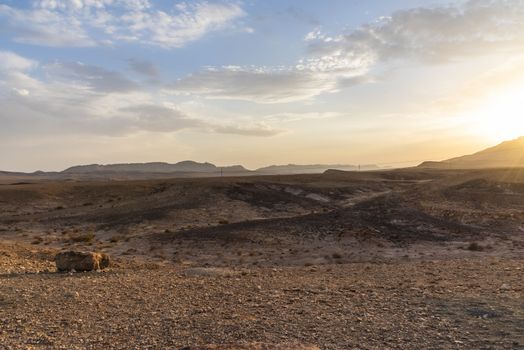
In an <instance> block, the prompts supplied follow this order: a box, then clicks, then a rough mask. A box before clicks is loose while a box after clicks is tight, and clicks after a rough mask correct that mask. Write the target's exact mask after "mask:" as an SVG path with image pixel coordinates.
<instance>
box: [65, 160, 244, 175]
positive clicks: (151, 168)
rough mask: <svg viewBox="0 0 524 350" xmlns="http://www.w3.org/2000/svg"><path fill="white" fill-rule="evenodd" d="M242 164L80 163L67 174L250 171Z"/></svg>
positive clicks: (187, 162)
mask: <svg viewBox="0 0 524 350" xmlns="http://www.w3.org/2000/svg"><path fill="white" fill-rule="evenodd" d="M248 171H249V170H247V169H246V168H244V167H243V166H241V165H234V166H227V167H217V166H216V165H214V164H211V163H198V162H194V161H191V160H186V161H183V162H178V163H175V164H169V163H162V162H154V163H124V164H108V165H99V164H91V165H79V166H74V167H71V168H68V169H66V170H64V171H63V172H62V173H65V174H89V173H220V172H223V173H233V172H234V173H236V172H239V173H241V172H248Z"/></svg>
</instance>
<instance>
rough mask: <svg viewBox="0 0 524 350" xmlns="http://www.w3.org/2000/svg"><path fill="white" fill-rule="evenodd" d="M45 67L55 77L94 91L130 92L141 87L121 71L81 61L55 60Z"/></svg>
mask: <svg viewBox="0 0 524 350" xmlns="http://www.w3.org/2000/svg"><path fill="white" fill-rule="evenodd" d="M45 69H46V71H47V73H48V74H52V75H53V76H54V78H55V79H63V80H65V81H66V82H70V83H75V84H78V85H81V86H84V87H86V88H88V89H90V90H91V91H93V92H99V93H107V92H129V91H136V90H138V89H139V86H138V84H137V83H135V82H133V81H131V80H129V79H127V78H126V77H124V76H123V75H122V74H121V73H119V72H115V71H110V70H107V69H105V68H102V67H98V66H91V65H86V64H83V63H81V62H55V63H53V64H49V65H47V66H45Z"/></svg>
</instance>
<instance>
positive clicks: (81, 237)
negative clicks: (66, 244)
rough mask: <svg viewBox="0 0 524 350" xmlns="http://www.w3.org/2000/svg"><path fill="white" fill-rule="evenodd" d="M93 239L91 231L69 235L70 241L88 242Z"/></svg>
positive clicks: (93, 235)
mask: <svg viewBox="0 0 524 350" xmlns="http://www.w3.org/2000/svg"><path fill="white" fill-rule="evenodd" d="M94 239H95V234H94V233H92V232H89V233H86V234H81V235H76V236H72V237H71V241H72V242H75V243H81V242H83V243H90V242H93V240H94Z"/></svg>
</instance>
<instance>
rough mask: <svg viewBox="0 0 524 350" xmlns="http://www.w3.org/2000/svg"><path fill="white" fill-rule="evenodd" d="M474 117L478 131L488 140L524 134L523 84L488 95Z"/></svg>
mask: <svg viewBox="0 0 524 350" xmlns="http://www.w3.org/2000/svg"><path fill="white" fill-rule="evenodd" d="M474 118H476V122H475V123H476V125H477V129H478V131H479V133H480V134H482V135H483V136H484V137H487V138H489V139H490V140H493V141H497V142H500V141H505V140H511V139H515V138H517V137H520V136H524V86H521V87H520V88H514V89H511V90H509V91H508V90H507V91H505V92H503V93H500V94H497V95H493V96H490V97H489V98H488V99H487V100H486V102H485V103H483V104H482V106H481V108H480V109H479V111H478V114H475V117H474Z"/></svg>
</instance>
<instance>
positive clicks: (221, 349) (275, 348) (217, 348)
mask: <svg viewBox="0 0 524 350" xmlns="http://www.w3.org/2000/svg"><path fill="white" fill-rule="evenodd" d="M180 350H320V349H319V348H318V347H316V346H313V345H305V344H296V343H291V344H265V343H253V344H245V345H206V346H189V347H186V348H182V349H180Z"/></svg>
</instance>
